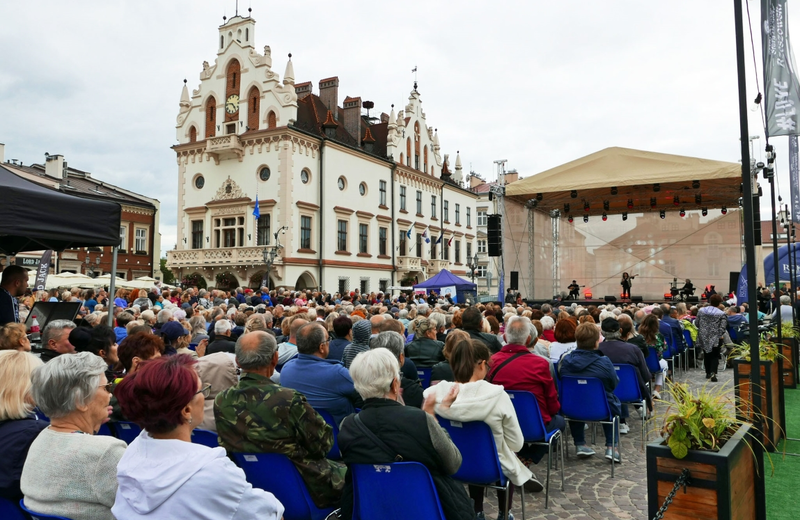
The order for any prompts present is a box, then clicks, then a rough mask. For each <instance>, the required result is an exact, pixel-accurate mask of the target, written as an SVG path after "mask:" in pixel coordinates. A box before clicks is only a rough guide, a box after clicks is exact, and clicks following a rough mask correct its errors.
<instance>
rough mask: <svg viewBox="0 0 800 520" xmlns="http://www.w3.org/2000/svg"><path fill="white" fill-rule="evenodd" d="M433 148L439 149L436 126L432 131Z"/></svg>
mask: <svg viewBox="0 0 800 520" xmlns="http://www.w3.org/2000/svg"><path fill="white" fill-rule="evenodd" d="M433 148H434V149H435V150H438V149H439V129H438V128H436V129H435V130H434V131H433Z"/></svg>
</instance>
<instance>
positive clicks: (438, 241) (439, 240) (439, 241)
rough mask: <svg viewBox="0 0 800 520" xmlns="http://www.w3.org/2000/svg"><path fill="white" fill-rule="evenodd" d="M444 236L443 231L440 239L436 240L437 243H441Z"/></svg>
mask: <svg viewBox="0 0 800 520" xmlns="http://www.w3.org/2000/svg"><path fill="white" fill-rule="evenodd" d="M443 238H444V233H442V234H441V235H439V239H438V240H437V241H436V244H441V243H442V239H443Z"/></svg>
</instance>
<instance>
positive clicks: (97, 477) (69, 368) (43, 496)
mask: <svg viewBox="0 0 800 520" xmlns="http://www.w3.org/2000/svg"><path fill="white" fill-rule="evenodd" d="M106 368H107V366H106V363H105V361H103V359H102V358H100V357H99V356H96V355H94V354H92V353H90V352H80V353H77V354H70V355H64V356H58V357H56V358H54V359H52V360H51V361H49V362H48V363H46V364H45V365H43V366H40V367H39V368H36V369H35V370H34V371H33V373H32V375H31V385H32V387H31V392H32V396H33V402H35V403H36V405H37V407H38V408H39V410H41V411H42V413H43V414H44V415H46V416H47V417H49V418H50V426H48V427H47V428H45V429H44V430H42V432H41V433H40V434H39V436H38V437H36V440H34V441H33V443H32V444H31V447H30V450H29V451H28V457H27V459H25V465H24V467H23V469H22V478H21V481H20V487H21V489H22V493H23V494H24V495H25V506H26V507H28V508H29V509H31V510H33V511H36V512H37V513H43V514H48V515H57V516H64V517H67V518H71V519H73V520H106V519H108V520H111V519H112V518H113V516H112V514H111V506H112V505H113V504H114V497H115V495H116V492H117V479H116V474H117V463H118V462H119V460H120V459H121V458H122V454H123V453H124V452H125V443H124V442H123V441H121V440H119V439H115V438H114V437H110V436H105V435H94V434H95V433H97V432H98V430H100V426H101V425H102V424H103V423H104V422H106V421H107V420H108V414H109V411H110V407H109V401H110V400H111V392H110V390H111V386H110V383H109V381H108V380H107V379H106V375H105V372H106Z"/></svg>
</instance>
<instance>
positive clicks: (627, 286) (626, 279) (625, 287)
mask: <svg viewBox="0 0 800 520" xmlns="http://www.w3.org/2000/svg"><path fill="white" fill-rule="evenodd" d="M637 276H639V275H636V274H635V275H633V276H630V275H629V274H628V273H627V272H625V273H622V281H621V282H620V283H619V284H620V285H621V286H622V298H623V299H626V298H627V299H630V298H631V281H632V280H633V279H634V278H636V277H637Z"/></svg>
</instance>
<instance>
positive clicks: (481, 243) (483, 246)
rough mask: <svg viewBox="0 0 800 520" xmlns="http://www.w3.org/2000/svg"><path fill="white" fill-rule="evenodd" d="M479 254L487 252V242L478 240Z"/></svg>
mask: <svg viewBox="0 0 800 520" xmlns="http://www.w3.org/2000/svg"><path fill="white" fill-rule="evenodd" d="M478 252H479V253H485V252H486V240H478Z"/></svg>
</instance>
